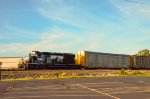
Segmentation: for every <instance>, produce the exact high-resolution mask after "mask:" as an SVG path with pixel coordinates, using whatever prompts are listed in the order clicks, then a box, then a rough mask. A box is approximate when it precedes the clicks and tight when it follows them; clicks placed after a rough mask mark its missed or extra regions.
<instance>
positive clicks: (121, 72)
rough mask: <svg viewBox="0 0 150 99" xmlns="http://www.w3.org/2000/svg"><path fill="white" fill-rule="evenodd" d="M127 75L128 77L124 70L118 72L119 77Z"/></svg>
mask: <svg viewBox="0 0 150 99" xmlns="http://www.w3.org/2000/svg"><path fill="white" fill-rule="evenodd" d="M127 75H128V73H127V72H126V70H125V69H124V68H122V69H121V70H120V76H127Z"/></svg>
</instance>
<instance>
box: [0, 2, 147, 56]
mask: <svg viewBox="0 0 150 99" xmlns="http://www.w3.org/2000/svg"><path fill="white" fill-rule="evenodd" d="M131 1H132V0H131ZM131 1H130V0H0V33H1V35H0V56H25V55H28V53H29V52H30V51H32V50H39V51H50V52H51V51H52V52H71V53H77V52H78V51H80V50H88V51H98V52H107V53H122V54H134V53H136V52H137V51H138V50H141V49H145V48H147V49H150V43H149V42H150V1H149V0H134V1H135V2H131Z"/></svg>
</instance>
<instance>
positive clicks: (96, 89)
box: [0, 77, 150, 99]
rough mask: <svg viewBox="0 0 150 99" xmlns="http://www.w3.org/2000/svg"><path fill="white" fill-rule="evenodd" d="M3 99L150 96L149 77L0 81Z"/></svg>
mask: <svg viewBox="0 0 150 99" xmlns="http://www.w3.org/2000/svg"><path fill="white" fill-rule="evenodd" d="M0 99H150V77H110V78H78V79H75V78H71V79H56V80H32V81H18V82H7V83H6V82H0Z"/></svg>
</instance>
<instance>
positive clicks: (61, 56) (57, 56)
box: [19, 51, 80, 69]
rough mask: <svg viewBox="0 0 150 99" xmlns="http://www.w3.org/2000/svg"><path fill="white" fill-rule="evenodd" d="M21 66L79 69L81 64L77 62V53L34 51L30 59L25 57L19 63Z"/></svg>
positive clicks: (30, 54)
mask: <svg viewBox="0 0 150 99" xmlns="http://www.w3.org/2000/svg"><path fill="white" fill-rule="evenodd" d="M19 68H24V69H59V68H61V69H77V68H80V66H79V65H77V64H76V63H75V54H72V53H56V52H39V51H32V52H30V53H29V57H28V59H27V58H26V59H24V60H23V61H22V62H20V64H19Z"/></svg>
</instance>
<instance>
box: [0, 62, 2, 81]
mask: <svg viewBox="0 0 150 99" xmlns="http://www.w3.org/2000/svg"><path fill="white" fill-rule="evenodd" d="M1 66H2V62H0V82H1V75H2V67H1Z"/></svg>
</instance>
